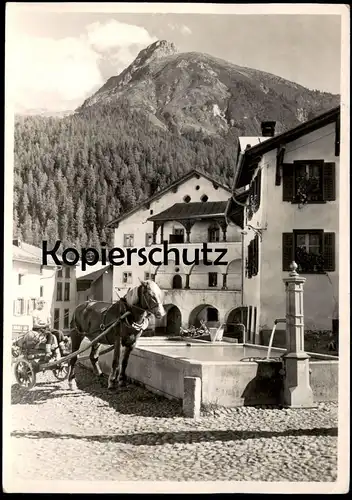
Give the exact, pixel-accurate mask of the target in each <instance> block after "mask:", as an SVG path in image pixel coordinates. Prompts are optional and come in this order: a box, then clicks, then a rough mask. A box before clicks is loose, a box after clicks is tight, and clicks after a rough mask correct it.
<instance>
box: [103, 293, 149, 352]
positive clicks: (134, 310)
mask: <svg viewBox="0 0 352 500" xmlns="http://www.w3.org/2000/svg"><path fill="white" fill-rule="evenodd" d="M108 311H109V307H107V308H106V309H105V310H103V311H102V313H103V321H102V323H101V325H100V331H101V332H103V331H104V330H106V329H107V328H109V326H111V325H112V324H113V323H114V322H115V321H116V320H114V321H112V322H111V323H109V324H107V325H106V324H105V318H106V315H107V313H108ZM126 312H129V313H130V314H129V315H127V316H126V317H125V318H124V319H123V320H122V321H121V327H122V328H123V329H124V331H125V332H124V333H125V335H121V337H122V345H123V346H125V344H126V346H127V345H133V343H134V342H135V341H136V340H137V337H139V336H140V335H141V334H142V333H143V331H144V330H146V329H147V328H148V325H149V319H148V315H147V316H145V312H146V311H145V310H144V309H141V308H140V307H137V306H128V304H127V301H126V299H125V298H122V299H120V314H121V315H123V314H124V313H126ZM135 316H137V317H138V316H139V317H142V321H140V322H138V319H140V318H135ZM143 316H145V317H144V318H143ZM130 317H131V318H132V321H131V320H130V319H129V318H130ZM134 319H136V320H135V321H134Z"/></svg>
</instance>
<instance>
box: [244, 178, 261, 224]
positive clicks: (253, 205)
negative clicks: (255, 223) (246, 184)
mask: <svg viewBox="0 0 352 500" xmlns="http://www.w3.org/2000/svg"><path fill="white" fill-rule="evenodd" d="M261 180H262V171H261V170H259V171H258V173H257V175H256V176H255V178H254V179H253V181H252V184H251V186H250V188H249V195H248V205H247V216H248V220H251V219H252V217H253V215H254V214H255V212H257V211H258V210H259V207H260V193H261Z"/></svg>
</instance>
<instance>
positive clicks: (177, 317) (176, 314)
mask: <svg viewBox="0 0 352 500" xmlns="http://www.w3.org/2000/svg"><path fill="white" fill-rule="evenodd" d="M181 321H182V316H181V311H180V310H179V308H178V307H177V306H174V305H172V306H170V308H169V309H168V311H167V315H166V335H179V333H180V327H181Z"/></svg>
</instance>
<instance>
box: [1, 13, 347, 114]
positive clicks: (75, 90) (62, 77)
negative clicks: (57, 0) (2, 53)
mask: <svg viewBox="0 0 352 500" xmlns="http://www.w3.org/2000/svg"><path fill="white" fill-rule="evenodd" d="M8 5H9V4H8ZM21 5H24V4H17V5H16V10H11V11H8V12H7V20H6V23H7V35H6V54H7V58H8V59H7V61H8V70H7V76H8V77H9V78H10V79H11V97H12V98H13V100H14V103H15V109H16V111H26V110H47V111H50V112H62V111H66V110H73V109H75V108H77V107H78V106H79V105H80V104H82V102H83V101H84V99H85V98H87V97H88V96H90V95H92V94H93V93H94V92H95V91H96V90H98V89H99V88H100V87H101V86H102V85H103V84H104V83H105V82H106V80H107V79H108V78H109V77H111V76H114V75H117V74H119V73H120V72H121V71H122V70H123V69H124V68H126V67H127V66H128V65H129V64H130V63H131V62H132V61H133V60H134V59H135V57H136V56H137V55H138V53H139V51H140V50H142V49H143V48H145V47H147V46H148V45H150V44H151V43H153V42H154V41H156V40H168V41H170V42H173V43H174V44H175V45H176V46H177V48H178V50H179V52H193V51H196V52H204V53H208V54H211V55H213V56H216V57H219V58H222V59H225V60H227V61H230V62H233V63H235V64H237V65H240V66H247V67H251V68H255V69H259V70H263V71H267V72H269V73H273V74H275V75H278V76H281V77H283V78H285V79H287V80H290V81H293V82H296V83H299V84H301V85H303V86H305V87H308V88H309V89H317V90H321V91H326V92H331V93H335V94H338V93H340V73H341V71H340V65H341V17H340V16H339V15H275V14H268V15H236V14H229V15H216V14H215V15H214V14H175V13H164V14H160V13H159V14H156V13H154V14H152V13H149V14H148V13H143V14H142V13H134V14H132V13H116V12H115V13H114V12H110V13H109V12H105V13H95V12H64V11H62V12H61V11H60V12H50V11H47V10H45V7H44V5H45V4H42V5H43V8H42V9H41V10H38V9H36V10H35V11H34V10H31V9H28V8H21Z"/></svg>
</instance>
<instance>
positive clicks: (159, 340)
mask: <svg viewBox="0 0 352 500" xmlns="http://www.w3.org/2000/svg"><path fill="white" fill-rule="evenodd" d="M84 342H85V343H86V344H87V343H88V342H87V341H84ZM82 345H83V344H82ZM267 352H268V347H267V346H260V345H254V344H235V343H230V342H226V338H225V339H224V341H222V342H216V343H211V342H205V341H199V340H197V339H191V338H190V339H184V340H182V341H170V340H167V337H147V338H141V339H139V340H138V343H137V346H136V347H135V349H134V350H133V351H132V353H131V356H130V360H129V364H128V368H127V375H128V377H129V378H130V379H132V380H134V381H137V382H139V383H141V384H143V385H144V386H145V387H146V388H147V389H149V390H151V391H154V392H156V393H159V394H162V395H164V396H165V397H168V398H175V399H180V400H182V399H183V397H184V377H199V378H200V379H201V400H202V401H201V402H202V403H203V404H210V403H211V404H218V405H221V406H227V407H234V406H243V405H250V406H255V405H263V404H269V405H271V404H272V405H276V404H280V403H281V397H282V390H283V375H282V364H281V362H280V360H279V358H280V357H281V356H282V355H283V354H284V353H285V349H279V348H275V347H273V348H272V349H271V353H270V356H271V358H273V360H270V361H269V362H268V361H265V360H264V359H263V360H262V361H260V360H252V361H248V360H246V361H241V360H242V359H243V358H247V359H248V358H266V356H267ZM88 353H89V351H88V352H85V353H84V356H86V355H87V354H88ZM308 354H309V356H311V358H310V360H309V363H310V372H311V373H310V385H311V387H312V390H313V394H314V401H315V402H319V401H337V399H338V358H337V357H336V356H328V355H323V354H316V353H308ZM112 356H113V353H112V352H109V353H107V354H105V355H103V356H101V357H100V358H99V363H100V366H101V369H102V370H103V372H104V373H106V374H108V373H109V371H110V367H111V362H112ZM275 358H277V361H276V359H275ZM81 363H83V364H84V365H85V366H87V367H89V368H91V364H90V361H89V360H84V361H81ZM280 370H281V373H280Z"/></svg>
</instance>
